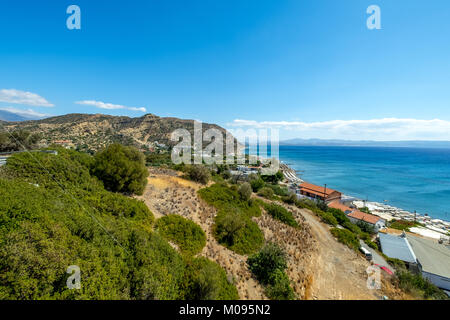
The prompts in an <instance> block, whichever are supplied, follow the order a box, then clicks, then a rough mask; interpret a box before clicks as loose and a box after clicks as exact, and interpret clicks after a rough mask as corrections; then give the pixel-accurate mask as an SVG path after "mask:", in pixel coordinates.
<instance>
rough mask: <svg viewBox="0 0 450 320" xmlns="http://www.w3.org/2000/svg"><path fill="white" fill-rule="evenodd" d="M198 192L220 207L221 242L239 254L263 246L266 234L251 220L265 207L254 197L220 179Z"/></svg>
mask: <svg viewBox="0 0 450 320" xmlns="http://www.w3.org/2000/svg"><path fill="white" fill-rule="evenodd" d="M198 193H199V195H200V197H201V198H202V199H204V200H205V201H206V202H207V203H208V204H210V205H213V206H214V207H215V208H216V209H217V210H218V213H217V215H216V218H215V224H214V235H215V237H216V239H217V241H218V242H219V243H220V244H222V245H224V246H226V247H227V248H229V249H231V250H233V251H235V252H237V253H239V254H249V253H253V252H255V251H257V250H258V249H259V248H261V246H262V245H263V243H264V235H263V233H262V231H261V230H260V229H259V227H258V225H257V224H256V223H255V222H254V221H252V220H251V217H253V216H259V215H261V209H260V207H259V206H258V205H257V204H256V203H255V202H254V201H252V200H251V199H250V200H245V199H243V197H242V196H241V194H240V193H239V192H238V191H237V190H234V189H232V188H230V187H228V186H227V185H225V184H218V183H216V184H214V185H212V186H211V187H208V188H204V189H201V190H199V191H198Z"/></svg>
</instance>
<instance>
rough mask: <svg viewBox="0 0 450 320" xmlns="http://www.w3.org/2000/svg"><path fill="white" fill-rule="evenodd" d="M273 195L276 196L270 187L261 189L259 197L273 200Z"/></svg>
mask: <svg viewBox="0 0 450 320" xmlns="http://www.w3.org/2000/svg"><path fill="white" fill-rule="evenodd" d="M273 195H274V193H273V190H272V189H270V188H268V187H264V188H261V189H260V190H259V191H258V196H261V197H264V198H266V199H272V198H273Z"/></svg>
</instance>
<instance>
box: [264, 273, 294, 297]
mask: <svg viewBox="0 0 450 320" xmlns="http://www.w3.org/2000/svg"><path fill="white" fill-rule="evenodd" d="M265 294H266V296H267V297H269V298H270V299H272V300H294V299H295V293H294V290H293V289H292V287H291V282H290V280H289V277H288V276H287V274H286V273H285V272H282V271H280V270H276V271H275V272H274V273H273V274H272V279H271V284H269V285H268V286H267V287H266V290H265Z"/></svg>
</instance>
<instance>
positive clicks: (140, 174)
mask: <svg viewBox="0 0 450 320" xmlns="http://www.w3.org/2000/svg"><path fill="white" fill-rule="evenodd" d="M92 174H93V175H95V176H96V177H97V178H99V179H100V180H101V181H103V184H104V186H105V189H107V190H109V191H113V192H121V193H125V194H133V193H134V194H138V195H141V194H142V193H143V192H144V188H145V186H146V185H147V176H148V170H147V168H146V166H145V158H144V155H143V154H142V153H141V152H139V151H138V150H137V149H136V148H134V147H126V146H123V145H120V144H112V145H110V146H108V147H107V148H106V149H105V150H104V151H101V152H99V153H97V154H96V155H95V161H94V164H93V167H92Z"/></svg>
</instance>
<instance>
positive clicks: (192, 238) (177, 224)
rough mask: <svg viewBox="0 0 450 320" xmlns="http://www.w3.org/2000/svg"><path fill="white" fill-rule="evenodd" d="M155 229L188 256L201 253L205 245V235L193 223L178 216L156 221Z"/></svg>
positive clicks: (169, 216) (173, 215)
mask: <svg viewBox="0 0 450 320" xmlns="http://www.w3.org/2000/svg"><path fill="white" fill-rule="evenodd" d="M156 229H157V230H158V231H159V233H160V234H161V235H162V236H163V237H164V238H165V239H167V240H169V241H173V242H174V243H175V244H176V245H177V246H178V247H179V248H180V250H181V252H183V253H186V254H188V255H194V254H197V253H199V252H200V251H202V249H203V247H204V246H205V245H206V235H205V232H204V231H203V229H202V228H201V227H200V226H199V225H198V224H196V223H195V222H193V221H191V220H188V219H185V218H183V217H182V216H179V215H175V214H172V215H168V216H165V217H162V218H160V219H158V220H157V221H156Z"/></svg>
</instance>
